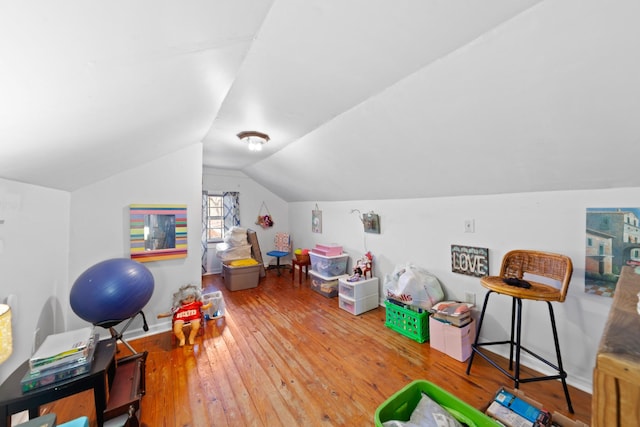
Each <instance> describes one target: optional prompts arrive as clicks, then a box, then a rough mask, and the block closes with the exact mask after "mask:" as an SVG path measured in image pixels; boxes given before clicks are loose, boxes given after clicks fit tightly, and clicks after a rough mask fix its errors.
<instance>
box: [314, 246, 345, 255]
mask: <svg viewBox="0 0 640 427" xmlns="http://www.w3.org/2000/svg"><path fill="white" fill-rule="evenodd" d="M311 252H314V253H316V254H318V255H322V256H336V255H342V246H338V245H320V244H317V245H316V247H315V248H313V249H311Z"/></svg>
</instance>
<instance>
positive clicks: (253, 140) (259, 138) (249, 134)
mask: <svg viewBox="0 0 640 427" xmlns="http://www.w3.org/2000/svg"><path fill="white" fill-rule="evenodd" d="M238 138H240V140H241V141H243V142H246V143H247V144H248V146H249V150H251V151H261V150H262V145H263V144H265V143H266V142H267V141H269V135H267V134H266V133H262V132H256V131H254V130H250V131H244V132H240V133H239V134H238Z"/></svg>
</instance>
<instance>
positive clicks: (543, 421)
mask: <svg viewBox="0 0 640 427" xmlns="http://www.w3.org/2000/svg"><path fill="white" fill-rule="evenodd" d="M503 391H504V392H507V393H508V394H512V395H513V396H515V397H517V398H518V399H520V400H522V401H523V402H524V403H526V404H528V405H532V406H534V407H535V408H538V409H540V411H541V416H540V417H539V423H538V424H534V423H533V422H531V421H529V420H526V419H525V418H524V417H521V418H522V419H525V421H526V422H527V423H529V424H528V425H530V426H533V425H536V426H544V425H549V423H550V422H551V414H550V413H549V411H546V410H545V409H544V407H543V406H542V404H541V403H540V402H537V401H535V400H533V399H531V398H529V397H527V396H526V395H525V394H524V392H522V391H520V390H517V389H511V388H508V387H500V388H499V389H498V390H497V391H496V394H495V395H494V397H493V399H491V401H490V402H489V403H488V405H487V409H486V410H485V412H486V413H487V415H489V416H491V414H490V412H491V410H490V409H489V408H491V406H492V405H493V404H494V403H495V404H497V405H500V406H503V407H505V406H504V405H502V404H500V403H499V402H497V401H496V396H499V395H500V393H502V392H503ZM505 409H508V410H509V411H511V409H509V408H505ZM493 410H496V407H495V405H494V406H493ZM511 412H512V413H514V414H515V412H513V411H511ZM503 415H504V412H503ZM516 415H517V414H516ZM510 419H512V420H517V418H515V417H512V418H510ZM502 423H503V424H504V425H505V426H507V427H515V426H520V424H518V423H517V422H516V423H515V424H510V423H509V422H507V421H504V420H503V421H502ZM562 427H564V426H562ZM571 427H573V426H571Z"/></svg>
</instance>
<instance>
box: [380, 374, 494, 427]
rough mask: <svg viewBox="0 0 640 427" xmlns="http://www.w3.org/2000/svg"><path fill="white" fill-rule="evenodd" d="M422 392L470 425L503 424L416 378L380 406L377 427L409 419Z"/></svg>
mask: <svg viewBox="0 0 640 427" xmlns="http://www.w3.org/2000/svg"><path fill="white" fill-rule="evenodd" d="M422 393H424V394H426V395H427V396H429V397H430V398H431V399H432V400H433V401H434V402H436V403H437V404H438V405H440V406H442V407H443V408H444V409H446V410H447V411H448V412H449V413H450V414H451V415H453V417H454V418H456V419H457V420H458V421H460V422H461V423H464V424H466V425H468V426H475V427H485V426H486V427H498V426H500V425H501V424H499V423H497V422H496V421H494V420H493V419H491V418H490V417H489V416H487V415H485V414H483V413H482V412H480V411H479V410H478V409H476V408H474V407H473V406H471V405H469V404H468V403H466V402H464V401H462V400H460V399H458V398H457V397H455V396H454V395H452V394H451V393H449V392H447V391H445V390H443V389H441V388H440V387H438V386H436V385H435V384H433V383H431V382H429V381H425V380H415V381H413V382H411V383H410V384H408V385H407V386H405V387H404V388H403V389H402V390H400V391H398V392H397V393H395V394H394V395H393V396H391V397H390V398H388V399H387V400H386V401H385V402H384V403H383V404H382V405H380V406H379V407H378V409H377V410H376V414H375V424H376V427H382V423H384V422H387V421H391V420H398V421H409V419H410V418H411V414H412V413H413V411H414V409H415V408H416V406H417V405H418V402H419V401H420V397H421V396H422Z"/></svg>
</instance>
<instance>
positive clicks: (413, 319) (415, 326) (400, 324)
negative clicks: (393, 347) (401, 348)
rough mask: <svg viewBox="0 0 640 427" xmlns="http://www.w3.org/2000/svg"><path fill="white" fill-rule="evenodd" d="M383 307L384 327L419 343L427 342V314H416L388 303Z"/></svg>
mask: <svg viewBox="0 0 640 427" xmlns="http://www.w3.org/2000/svg"><path fill="white" fill-rule="evenodd" d="M384 305H385V306H386V308H387V310H386V312H387V314H386V319H385V322H384V324H385V326H386V327H388V328H390V329H393V330H394V331H396V332H399V333H400V334H402V335H404V336H405V337H409V338H411V339H412V340H414V341H417V342H419V343H423V342H425V341H428V340H429V313H428V312H426V311H423V312H422V313H417V312H415V311H411V310H409V309H406V308H404V307H400V306H399V305H396V304H394V303H392V302H389V301H385V302H384Z"/></svg>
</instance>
